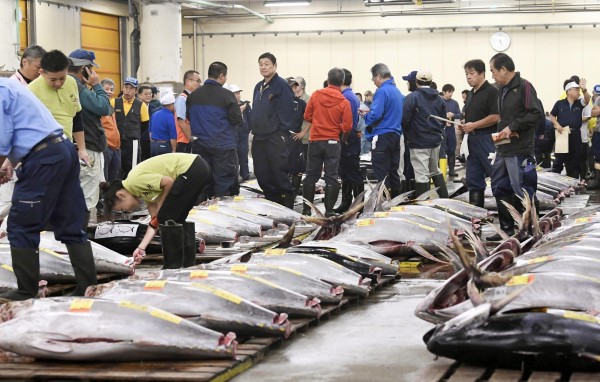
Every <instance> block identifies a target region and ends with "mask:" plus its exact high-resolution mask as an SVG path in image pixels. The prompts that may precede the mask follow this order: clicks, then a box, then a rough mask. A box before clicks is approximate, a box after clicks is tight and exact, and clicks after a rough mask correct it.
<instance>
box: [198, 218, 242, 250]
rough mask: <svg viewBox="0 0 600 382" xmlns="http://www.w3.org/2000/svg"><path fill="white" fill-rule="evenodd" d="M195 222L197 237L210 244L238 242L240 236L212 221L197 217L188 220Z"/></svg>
mask: <svg viewBox="0 0 600 382" xmlns="http://www.w3.org/2000/svg"><path fill="white" fill-rule="evenodd" d="M188 221H192V222H194V225H195V229H196V237H198V238H201V239H203V240H204V241H205V242H206V243H208V244H219V243H221V242H222V241H237V240H238V234H237V232H235V231H232V230H230V229H227V228H223V227H220V226H218V225H216V224H213V223H212V222H211V221H210V220H206V219H202V218H200V217H195V218H193V219H188Z"/></svg>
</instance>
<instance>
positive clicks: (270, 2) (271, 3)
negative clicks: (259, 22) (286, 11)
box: [263, 0, 312, 7]
mask: <svg viewBox="0 0 600 382" xmlns="http://www.w3.org/2000/svg"><path fill="white" fill-rule="evenodd" d="M311 1H312V0H290V1H286V0H265V2H264V3H263V5H264V6H265V7H298V6H302V5H310V2H311Z"/></svg>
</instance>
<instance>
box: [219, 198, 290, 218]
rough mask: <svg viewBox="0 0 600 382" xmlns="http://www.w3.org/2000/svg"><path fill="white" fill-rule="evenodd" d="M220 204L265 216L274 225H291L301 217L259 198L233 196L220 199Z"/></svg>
mask: <svg viewBox="0 0 600 382" xmlns="http://www.w3.org/2000/svg"><path fill="white" fill-rule="evenodd" d="M221 204H222V205H223V206H226V207H229V208H233V209H237V210H240V211H243V212H246V213H251V214H254V215H259V216H266V217H268V218H269V219H273V220H274V221H275V223H284V224H287V225H292V223H294V222H298V221H300V220H301V216H302V215H300V214H299V213H298V212H296V211H294V210H290V209H289V208H285V207H283V206H281V205H279V204H277V203H273V202H271V201H269V200H266V199H260V198H246V197H244V196H235V197H233V198H223V199H221V200H220V201H219V205H221Z"/></svg>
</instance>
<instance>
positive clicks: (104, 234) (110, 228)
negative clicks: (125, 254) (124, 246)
mask: <svg viewBox="0 0 600 382" xmlns="http://www.w3.org/2000/svg"><path fill="white" fill-rule="evenodd" d="M138 227H139V225H138V224H113V223H102V224H98V226H96V232H94V239H106V238H109V237H135V236H136V234H137V230H138Z"/></svg>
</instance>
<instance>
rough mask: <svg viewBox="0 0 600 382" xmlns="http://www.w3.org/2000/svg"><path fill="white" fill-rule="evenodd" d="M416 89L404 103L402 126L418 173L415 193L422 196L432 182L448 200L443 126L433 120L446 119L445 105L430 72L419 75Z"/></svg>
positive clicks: (422, 72) (424, 71)
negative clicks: (442, 155)
mask: <svg viewBox="0 0 600 382" xmlns="http://www.w3.org/2000/svg"><path fill="white" fill-rule="evenodd" d="M416 79H417V89H416V90H415V91H413V92H412V93H410V94H409V95H408V96H407V97H406V100H405V102H404V110H403V114H402V126H403V127H404V132H405V138H406V141H407V145H408V148H409V149H410V163H411V164H412V166H413V168H414V170H415V191H416V195H415V196H419V195H421V194H422V193H424V192H426V191H428V190H429V178H431V179H432V180H433V184H434V185H435V187H437V188H438V194H439V196H440V197H442V198H447V197H448V189H447V188H446V180H445V179H444V175H443V174H442V173H441V171H440V168H439V165H438V163H439V155H440V144H441V143H442V139H443V136H444V122H442V121H439V120H437V119H435V118H431V117H430V116H432V115H433V116H438V117H441V118H446V105H445V104H444V101H443V100H442V98H441V97H440V96H439V94H438V91H437V90H436V89H432V88H431V87H430V86H431V82H432V76H431V72H430V71H428V70H419V71H418V72H417V76H416Z"/></svg>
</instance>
